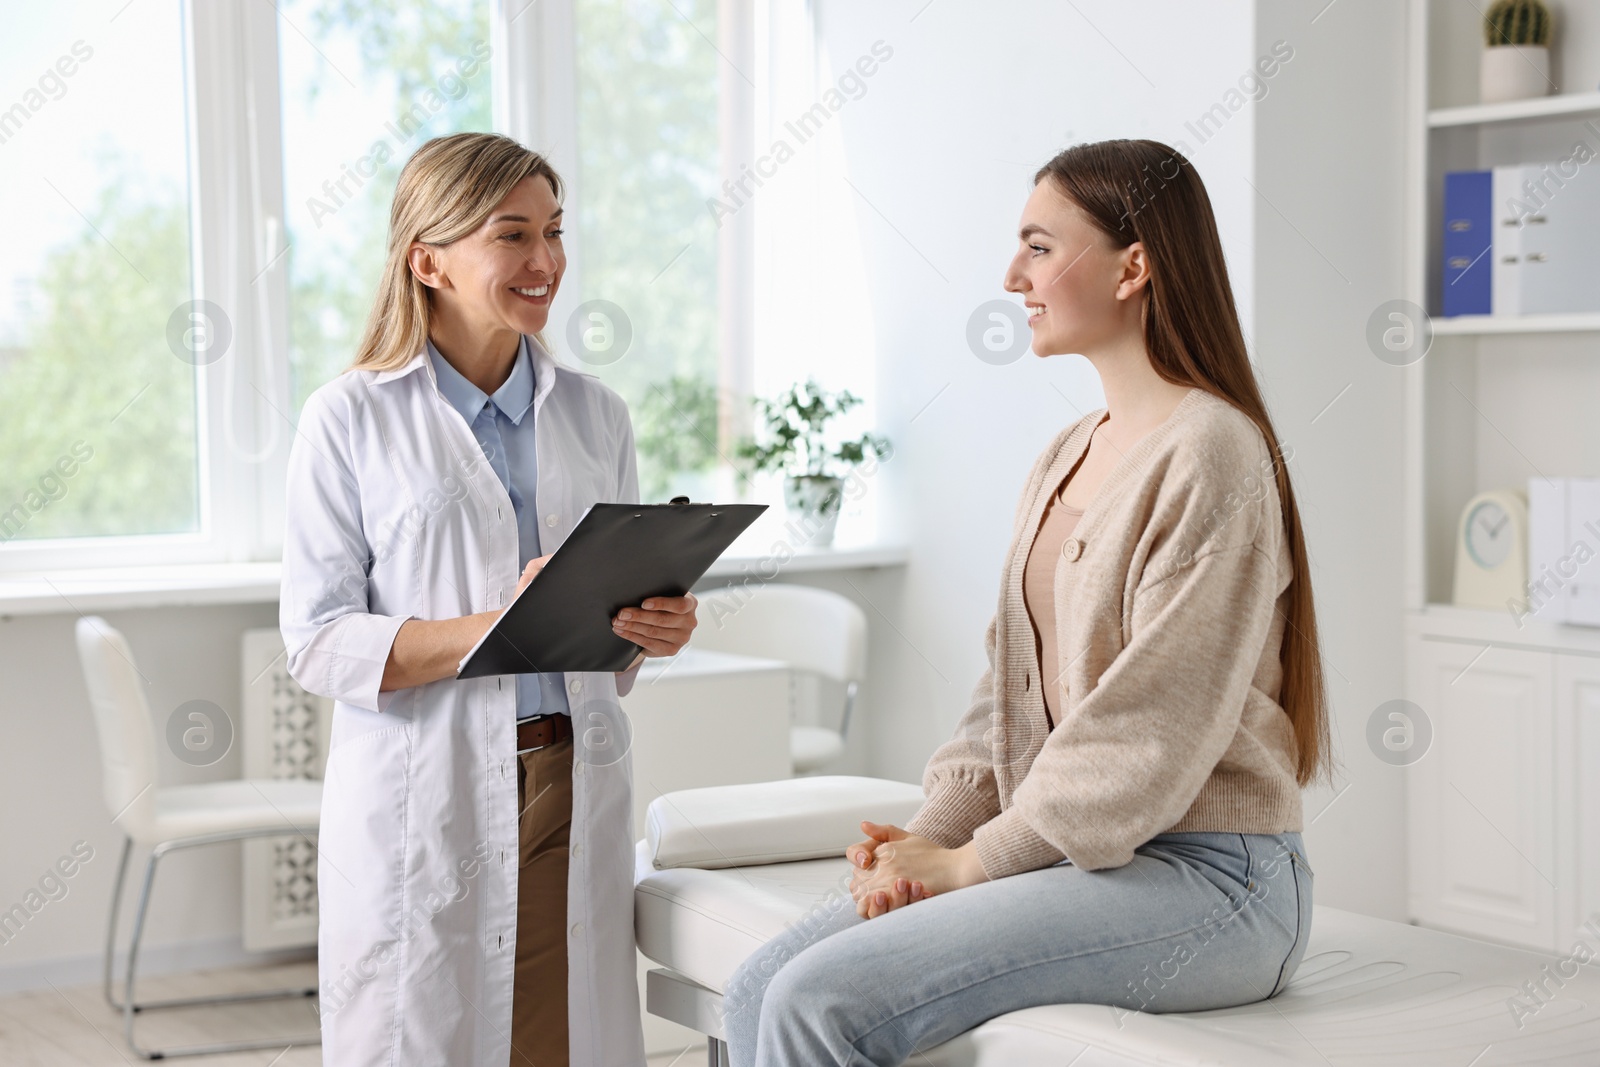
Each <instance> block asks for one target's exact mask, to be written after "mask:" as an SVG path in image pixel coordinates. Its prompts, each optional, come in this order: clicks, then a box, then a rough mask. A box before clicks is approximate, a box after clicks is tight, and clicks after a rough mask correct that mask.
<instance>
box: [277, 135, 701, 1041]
mask: <svg viewBox="0 0 1600 1067" xmlns="http://www.w3.org/2000/svg"><path fill="white" fill-rule="evenodd" d="M561 197H562V185H561V180H560V178H559V177H558V176H557V175H556V173H555V171H554V170H553V169H552V168H551V166H550V164H549V162H548V161H547V160H546V159H544V158H543V157H542V156H540V155H538V154H537V153H535V152H532V151H530V150H529V149H527V148H525V147H523V146H522V145H520V144H518V143H517V142H516V141H514V140H511V139H510V138H507V137H503V136H500V135H496V134H486V133H464V134H456V135H454V136H450V137H442V138H436V139H434V140H431V141H428V142H427V143H425V144H423V145H422V146H421V147H420V148H418V149H417V151H416V153H415V154H414V155H413V156H412V157H411V158H410V159H409V160H408V161H407V162H406V164H405V166H404V168H403V169H402V171H401V174H400V177H399V180H398V183H397V185H396V187H395V193H394V201H393V204H392V207H391V210H390V214H389V235H388V247H387V253H386V257H385V264H384V269H383V274H382V277H381V278H380V279H379V282H378V286H377V295H376V297H375V300H374V302H373V306H372V310H371V313H370V315H369V318H368V321H367V324H366V327H365V329H364V331H363V334H362V339H361V343H360V345H359V347H358V349H357V352H356V356H355V359H354V362H353V364H352V365H351V366H350V367H349V368H348V369H347V370H346V371H345V372H344V373H343V374H341V375H339V376H338V377H336V378H335V379H334V380H333V381H330V382H328V383H327V384H325V385H323V386H321V387H320V388H318V389H317V390H316V391H315V392H313V393H312V394H311V396H310V397H308V398H307V400H306V402H305V405H304V408H303V410H302V413H301V415H300V419H299V423H298V426H297V428H296V435H295V440H294V444H293V446H292V448H291V452H290V457H289V465H288V476H287V486H286V490H287V501H288V506H287V508H286V514H287V521H286V523H285V531H284V549H283V580H282V590H281V595H280V600H279V624H280V628H281V630H282V632H283V638H284V644H285V647H286V651H287V657H288V668H289V672H290V674H291V675H292V676H293V677H294V679H295V680H296V681H297V682H299V683H300V685H301V686H303V687H304V688H305V689H307V690H308V691H310V692H312V693H315V694H318V695H321V696H325V697H328V698H330V699H332V700H333V701H334V712H333V725H332V737H331V741H330V745H329V751H328V753H327V758H326V767H325V772H324V782H323V801H322V820H321V828H320V836H319V840H318V865H317V889H318V903H319V909H320V922H319V928H318V970H319V981H320V993H321V1003H320V1006H319V1012H320V1019H321V1029H322V1048H323V1055H324V1057H325V1060H326V1062H328V1063H330V1064H339V1065H340V1067H352V1065H366V1064H372V1065H377V1064H392V1063H450V1064H462V1065H467V1064H473V1065H481V1064H495V1065H504V1064H506V1063H508V1062H509V1063H525V1062H533V1063H568V1062H570V1063H571V1064H573V1065H578V1067H610V1065H613V1064H621V1063H643V1062H644V1047H643V1035H642V1033H641V1030H640V1013H639V1004H638V987H637V983H636V977H635V961H636V958H637V957H636V950H635V947H634V940H633V921H632V901H633V827H632V792H631V788H632V786H631V779H632V764H631V755H630V753H629V752H628V751H627V748H626V746H625V745H622V746H616V747H617V750H616V751H612V752H608V753H606V754H605V755H604V758H600V757H599V756H597V755H596V754H595V753H594V752H592V751H591V750H590V749H589V747H588V744H587V741H586V738H587V737H588V736H589V735H590V734H591V733H594V731H590V730H587V729H586V730H584V731H583V732H582V733H581V734H575V733H574V731H573V729H572V726H571V723H572V722H573V719H574V717H577V716H582V721H583V722H584V723H585V725H586V726H587V724H588V723H589V722H590V721H591V720H592V719H593V718H594V717H595V716H602V717H603V716H613V717H617V718H618V720H619V722H620V717H621V709H620V705H619V704H618V703H617V700H618V697H619V696H620V695H622V694H625V693H626V692H627V691H628V689H629V688H631V686H632V684H633V679H634V677H635V675H636V671H637V668H638V665H639V662H640V661H641V660H642V658H643V657H644V656H647V655H649V656H669V655H673V654H675V653H676V652H677V651H678V650H679V649H681V648H682V647H683V646H684V645H685V644H686V643H687V642H688V640H689V635H690V633H691V632H692V630H693V629H694V625H695V615H694V609H695V601H694V597H693V596H692V595H687V594H686V595H683V596H659V597H649V598H645V602H643V603H640V604H638V605H629V604H625V603H622V602H620V601H619V602H617V603H619V604H621V605H622V607H621V610H617V611H616V613H615V620H614V625H615V631H614V632H615V633H616V634H617V635H619V636H620V637H623V638H626V639H627V641H630V642H634V643H635V644H637V645H638V646H639V648H640V649H641V650H642V651H641V653H640V654H639V655H638V656H635V657H634V662H633V663H632V665H631V666H630V668H629V669H628V670H626V671H621V672H613V671H612V670H604V671H596V670H577V671H569V672H566V673H511V674H506V673H501V674H496V675H486V676H481V677H457V670H458V664H459V663H460V661H461V659H462V657H463V656H465V655H466V654H467V653H468V652H469V650H471V649H472V648H473V646H474V645H475V644H476V643H478V642H479V640H480V638H483V637H484V636H485V634H486V633H488V632H489V630H490V627H491V626H493V625H494V623H495V622H496V621H497V620H499V619H500V618H501V616H502V614H505V613H506V612H507V609H508V606H509V605H510V604H511V603H512V601H513V600H514V598H515V597H516V595H517V594H518V593H519V592H520V591H521V589H522V588H523V587H524V586H525V585H526V584H527V583H528V582H529V581H531V580H532V578H533V577H534V575H536V574H537V573H538V572H539V568H540V567H542V566H543V564H544V563H546V562H548V561H549V559H550V558H551V556H552V555H553V554H554V553H555V552H556V550H557V549H558V548H560V547H561V545H562V544H563V543H564V542H566V540H567V539H568V537H569V536H570V535H571V534H572V533H573V531H574V529H575V528H576V527H577V525H578V524H579V521H580V518H581V517H583V516H584V515H585V513H586V512H587V511H589V510H590V509H591V508H592V507H593V506H594V505H597V504H613V505H615V504H626V505H632V506H637V504H638V500H639V488H638V474H637V466H636V458H635V455H634V444H633V429H632V425H631V423H630V420H629V418H628V411H627V407H626V405H625V404H624V403H623V401H622V398H621V397H619V396H618V395H617V394H616V393H615V392H613V391H612V390H611V389H609V388H607V387H606V386H605V385H604V384H603V383H601V382H600V380H599V379H598V378H596V377H594V376H593V375H590V374H585V373H581V372H579V371H577V370H574V369H572V368H570V367H567V366H565V365H563V364H560V363H558V362H557V361H556V360H555V358H554V357H553V356H552V355H551V353H550V352H549V351H548V350H547V348H546V346H545V344H544V343H543V340H542V336H541V332H542V331H543V330H544V328H545V326H546V320H547V318H548V316H549V309H550V303H551V300H552V299H553V298H554V296H555V294H556V291H557V290H558V288H559V286H560V283H561V278H562V274H563V273H564V271H565V269H566V255H565V253H564V251H563V250H562V243H561V232H562V231H561V217H562V207H561ZM641 510H644V509H642V508H641ZM554 576H555V571H554V570H552V572H551V574H550V575H547V577H554ZM569 577H570V576H569ZM681 588H684V589H686V588H687V586H682V587H681ZM530 592H531V591H530ZM596 621H597V622H598V620H596ZM600 636H601V638H602V639H605V638H607V637H608V636H609V635H606V634H604V632H603V630H602V632H601V635H600ZM623 651H625V649H624V650H623ZM617 662H625V660H623V659H622V658H621V654H620V652H619V654H618V657H617Z"/></svg>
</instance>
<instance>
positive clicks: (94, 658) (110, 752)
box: [77, 616, 322, 1060]
mask: <svg viewBox="0 0 1600 1067" xmlns="http://www.w3.org/2000/svg"><path fill="white" fill-rule="evenodd" d="M77 644H78V658H79V660H80V661H81V663H82V666H83V677H84V681H85V682H86V683H87V684H88V687H89V700H90V703H91V704H92V705H93V708H94V723H95V730H96V733H97V734H98V735H99V740H100V762H101V769H102V773H103V775H104V788H105V799H106V806H107V808H108V809H109V810H110V812H111V818H112V821H113V822H115V823H117V824H118V825H119V826H120V827H121V829H122V831H123V833H124V835H125V837H124V840H123V845H122V859H121V860H120V862H119V863H118V865H117V878H116V886H115V888H114V889H113V890H112V894H111V920H110V923H109V924H108V929H107V932H106V958H105V996H106V1000H107V1002H108V1003H110V1005H111V1006H112V1007H113V1008H115V1009H117V1010H118V1011H121V1012H122V1013H123V1033H124V1036H125V1037H126V1039H127V1042H128V1047H129V1048H130V1049H132V1050H133V1051H134V1052H136V1053H138V1054H139V1055H140V1056H142V1057H144V1058H145V1059H147V1060H148V1059H164V1058H170V1057H173V1056H199V1055H209V1054H216V1053H224V1052H239V1051H243V1050H246V1049H265V1048H283V1047H284V1046H285V1045H310V1044H318V1043H319V1042H320V1040H321V1039H320V1037H319V1036H317V1035H313V1036H308V1037H299V1038H292V1039H285V1038H278V1039H275V1040H270V1041H239V1042H229V1043H223V1044H209V1045H187V1046H182V1047H177V1048H167V1049H144V1048H140V1047H139V1045H138V1044H137V1043H136V1042H135V1041H134V1037H133V1017H134V1015H135V1014H137V1013H139V1012H142V1011H149V1010H152V1009H155V1008H180V1007H193V1006H197V1005H207V1004H233V1003H238V1002H241V1001H257V1000H271V999H277V998H282V997H314V996H316V995H317V990H316V987H315V986H311V987H305V986H301V987H296V988H292V989H271V990H261V991H259V992H252V993H222V994H216V995H212V996H203V997H182V998H176V999H169V1000H157V1001H144V1002H142V1003H141V1002H137V1001H135V1000H134V979H135V973H136V965H137V962H138V957H139V939H140V937H141V936H142V935H143V933H144V920H145V914H146V912H147V910H148V908H149V904H150V888H151V885H152V883H153V882H154V880H155V874H156V863H157V861H158V860H160V859H161V857H163V856H165V855H166V854H167V853H168V852H171V851H174V850H176V849H180V848H194V847H196V846H199V845H211V844H217V843H219V842H223V841H238V840H241V839H244V838H251V837H281V836H283V835H284V834H286V833H295V834H304V835H306V836H315V835H316V833H317V826H318V821H319V814H320V810H321V807H322V783H321V782H316V781H307V780H303V779H302V780H277V779H266V778H262V779H235V780H232V781H223V782H206V783H203V784H199V785H179V786H162V785H158V784H157V783H156V747H155V738H156V736H157V732H158V730H157V724H156V723H155V722H154V721H153V720H152V718H151V715H150V706H149V703H148V702H147V701H146V700H145V695H144V679H143V676H142V675H141V674H140V673H139V669H138V667H137V666H135V665H134V661H133V653H132V652H131V651H130V650H129V648H128V642H127V640H126V639H125V638H124V637H123V636H122V634H120V633H118V632H117V631H116V630H115V629H114V628H112V626H111V625H110V624H109V623H107V622H106V621H105V620H104V619H102V618H99V617H98V616H87V617H84V618H80V619H79V620H78V623H77ZM136 842H137V843H138V844H139V845H141V846H149V847H150V849H151V851H150V860H149V863H148V864H147V865H146V867H145V872H144V885H143V888H142V889H141V890H140V893H139V907H138V910H137V911H136V912H135V914H134V920H133V937H132V940H131V941H130V942H129V945H128V964H127V975H126V979H125V984H124V987H123V1000H122V1002H121V1003H118V1001H117V1000H116V998H115V997H114V996H113V995H112V992H111V970H112V961H113V956H114V954H115V951H116V940H117V910H118V905H119V904H120V903H121V901H122V886H123V882H124V880H125V878H126V875H127V871H128V856H129V854H130V853H131V852H132V850H133V846H134V844H135V843H136Z"/></svg>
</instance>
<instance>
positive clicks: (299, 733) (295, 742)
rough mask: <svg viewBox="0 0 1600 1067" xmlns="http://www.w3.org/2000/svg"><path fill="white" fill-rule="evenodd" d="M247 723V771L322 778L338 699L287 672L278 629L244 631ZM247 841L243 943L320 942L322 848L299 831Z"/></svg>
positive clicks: (243, 739) (242, 735)
mask: <svg viewBox="0 0 1600 1067" xmlns="http://www.w3.org/2000/svg"><path fill="white" fill-rule="evenodd" d="M241 652H242V655H241V657H240V659H241V662H242V663H243V668H244V677H243V679H242V685H243V692H244V699H243V700H242V701H241V702H240V707H241V708H242V709H243V713H242V718H243V722H242V723H241V724H240V728H239V741H240V745H241V749H242V751H241V757H242V761H243V766H242V774H243V775H244V777H246V778H321V777H322V768H323V762H324V760H325V759H326V757H327V751H328V732H329V730H330V728H331V727H332V724H333V701H331V700H327V699H325V698H323V697H318V696H313V695H311V694H310V693H307V692H306V691H305V690H304V689H301V688H300V686H299V684H298V683H296V682H295V680H294V679H293V678H291V677H289V669H288V665H287V664H286V662H285V659H284V648H283V638H282V636H281V635H280V634H279V633H278V631H277V630H275V629H261V630H246V631H245V633H244V637H243V641H242V648H241ZM243 847H244V892H243V896H244V900H243V907H244V947H245V949H246V950H248V951H260V950H264V949H276V948H290V947H295V946H301V945H315V944H316V943H317V853H316V848H315V841H314V840H307V839H306V838H304V837H301V836H299V835H297V834H296V835H288V836H285V837H267V838H257V839H255V840H252V841H245V842H243Z"/></svg>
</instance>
